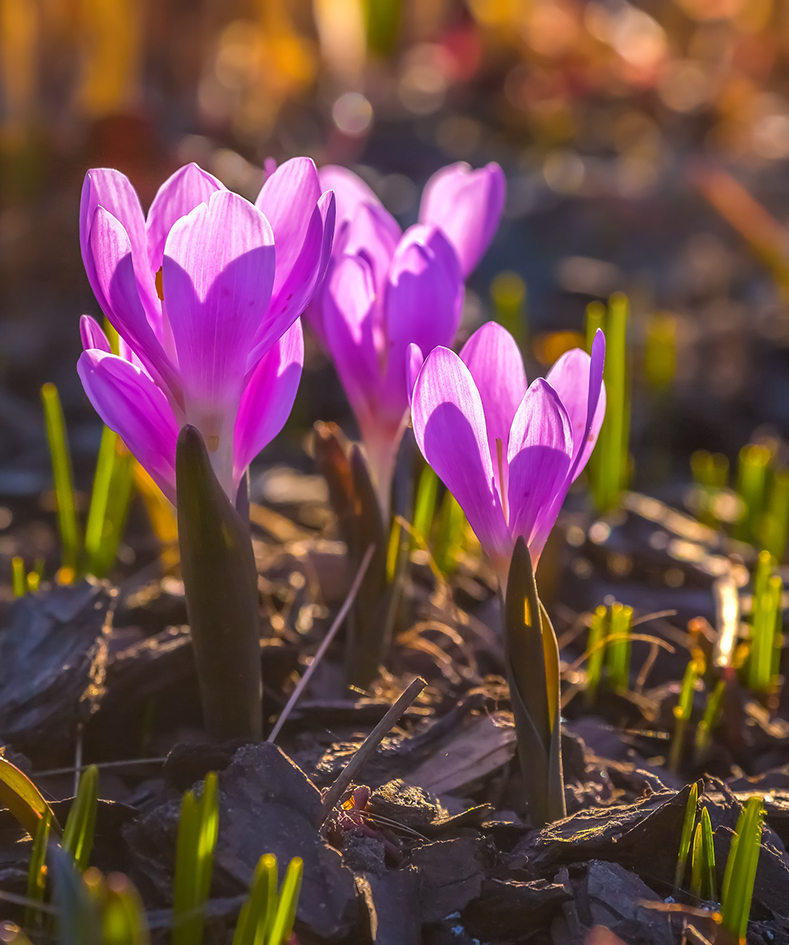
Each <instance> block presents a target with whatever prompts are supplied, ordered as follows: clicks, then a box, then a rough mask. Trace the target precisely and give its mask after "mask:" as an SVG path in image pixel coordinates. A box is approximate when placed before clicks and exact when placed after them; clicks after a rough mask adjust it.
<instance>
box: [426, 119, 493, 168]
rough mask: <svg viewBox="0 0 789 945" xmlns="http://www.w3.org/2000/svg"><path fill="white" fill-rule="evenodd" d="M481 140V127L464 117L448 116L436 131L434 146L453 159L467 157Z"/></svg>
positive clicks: (473, 120) (476, 122) (474, 121)
mask: <svg viewBox="0 0 789 945" xmlns="http://www.w3.org/2000/svg"><path fill="white" fill-rule="evenodd" d="M481 138H482V125H481V124H480V123H479V122H478V121H476V120H475V119H474V118H468V117H466V116H465V115H450V116H449V117H448V118H445V119H444V120H443V121H441V122H440V123H439V125H438V128H437V129H436V144H437V145H438V146H439V147H440V148H443V149H444V150H445V151H446V152H447V153H449V154H451V155H452V156H453V157H459V158H465V157H469V156H470V155H471V154H472V153H473V152H474V151H475V150H476V148H477V147H478V145H479V142H480V140H481Z"/></svg>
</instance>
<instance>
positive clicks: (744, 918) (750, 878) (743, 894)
mask: <svg viewBox="0 0 789 945" xmlns="http://www.w3.org/2000/svg"><path fill="white" fill-rule="evenodd" d="M763 822H764V798H762V797H760V796H759V795H754V796H753V797H749V798H748V800H747V802H746V804H745V806H744V807H743V809H742V810H741V811H740V816H739V818H738V819H737V829H736V830H735V832H734V836H733V837H732V841H731V847H730V849H729V856H728V859H727V860H726V872H725V874H724V878H723V889H722V891H721V926H722V928H723V930H724V932H725V933H726V934H727V938H728V939H729V940H730V941H732V942H741V943H744V942H745V933H746V931H747V929H748V918H749V916H750V914H751V901H752V899H753V885H754V883H755V881H756V868H757V866H758V864H759V851H760V850H761V842H762V826H763Z"/></svg>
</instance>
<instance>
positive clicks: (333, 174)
mask: <svg viewBox="0 0 789 945" xmlns="http://www.w3.org/2000/svg"><path fill="white" fill-rule="evenodd" d="M318 177H319V179H320V185H321V190H322V191H323V192H324V193H326V191H328V190H333V191H334V196H335V198H336V200H337V223H338V225H339V224H340V223H343V222H345V220H351V219H353V217H354V216H355V215H356V210H357V208H358V206H359V204H362V203H371V204H378V205H379V206H380V201H379V200H378V198H377V197H376V196H375V194H374V193H373V191H372V189H371V188H370V187H368V185H367V184H365V182H364V181H363V180H362V179H361V177H359V175H358V174H354V172H353V171H349V170H348V168H347V167H339V166H338V165H336V164H327V165H325V166H324V167H322V168H321V169H320V170H319V171H318ZM395 226H397V224H395Z"/></svg>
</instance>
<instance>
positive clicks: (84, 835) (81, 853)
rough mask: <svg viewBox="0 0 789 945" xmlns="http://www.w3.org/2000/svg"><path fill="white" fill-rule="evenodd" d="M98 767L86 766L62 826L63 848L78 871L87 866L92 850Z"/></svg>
mask: <svg viewBox="0 0 789 945" xmlns="http://www.w3.org/2000/svg"><path fill="white" fill-rule="evenodd" d="M98 788H99V769H98V768H97V767H96V766H95V765H91V766H90V767H89V768H86V769H85V770H84V771H83V772H82V775H81V776H80V779H79V787H78V788H77V796H76V797H75V798H74V803H73V804H72V805H71V810H70V811H69V813H68V818H67V819H66V826H65V827H64V828H63V849H64V850H66V851H67V852H68V853H70V854H71V856H72V857H73V859H74V865H75V866H76V868H77V869H78V870H79V872H80V873H84V872H85V870H86V869H87V868H88V863H89V861H90V854H91V851H92V850H93V835H94V832H95V829H96V810H97V808H98V797H99V794H98Z"/></svg>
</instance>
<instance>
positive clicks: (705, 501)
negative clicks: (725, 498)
mask: <svg viewBox="0 0 789 945" xmlns="http://www.w3.org/2000/svg"><path fill="white" fill-rule="evenodd" d="M690 470H691V475H692V476H693V481H694V483H695V484H696V487H697V490H698V496H699V499H698V506H699V507H698V516H699V519H700V520H701V521H702V522H704V524H705V525H709V526H710V527H712V528H715V527H717V526H718V524H719V521H720V503H718V502H717V501H716V499H717V497H718V496H719V495H720V494H721V492H723V491H724V490H725V489H726V488H727V486H728V481H729V460H728V458H727V457H726V456H724V455H723V454H722V453H710V452H708V451H707V450H696V452H695V453H693V454H692V455H691V457H690Z"/></svg>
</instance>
